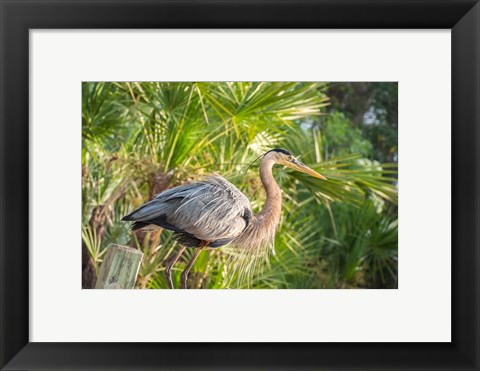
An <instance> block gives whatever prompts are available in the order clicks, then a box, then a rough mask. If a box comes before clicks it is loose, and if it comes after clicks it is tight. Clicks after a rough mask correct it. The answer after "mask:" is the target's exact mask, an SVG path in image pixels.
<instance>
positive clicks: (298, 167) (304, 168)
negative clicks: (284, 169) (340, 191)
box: [285, 158, 327, 180]
mask: <svg viewBox="0 0 480 371" xmlns="http://www.w3.org/2000/svg"><path fill="white" fill-rule="evenodd" d="M285 165H286V166H288V167H290V168H292V169H295V170H297V171H301V172H302V173H305V174H308V175H311V176H313V177H315V178H318V179H323V180H327V178H325V177H324V176H323V175H322V174H319V173H317V172H316V171H315V170H313V169H310V168H309V167H308V166H307V165H305V164H303V163H301V162H300V161H298V160H297V159H296V158H294V159H293V160H291V161H288V162H286V163H285Z"/></svg>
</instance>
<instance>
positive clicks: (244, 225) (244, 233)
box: [122, 148, 326, 288]
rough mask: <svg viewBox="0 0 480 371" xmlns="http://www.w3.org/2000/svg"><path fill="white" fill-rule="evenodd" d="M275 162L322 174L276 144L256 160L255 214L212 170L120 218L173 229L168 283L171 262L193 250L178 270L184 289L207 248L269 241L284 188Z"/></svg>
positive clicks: (245, 247)
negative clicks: (259, 198)
mask: <svg viewBox="0 0 480 371" xmlns="http://www.w3.org/2000/svg"><path fill="white" fill-rule="evenodd" d="M275 164H281V165H285V166H288V167H290V168H292V169H295V170H298V171H301V172H303V173H306V174H309V175H312V176H314V177H316V178H319V179H326V178H325V177H324V176H323V175H320V174H319V173H317V172H316V171H314V170H313V169H311V168H309V167H308V166H306V165H304V164H303V163H301V162H300V161H299V160H297V159H296V158H295V157H294V156H293V155H292V154H291V153H290V152H288V151H287V150H285V149H281V148H276V149H272V150H270V151H268V152H266V153H265V154H264V155H263V157H262V160H261V162H260V179H261V181H262V184H263V186H264V188H265V191H266V193H267V198H266V200H265V204H264V206H263V209H262V211H260V212H259V213H258V214H256V215H255V214H254V213H253V211H252V206H251V205H250V201H249V200H248V199H247V197H245V195H244V194H243V193H242V192H241V191H240V190H239V189H238V188H237V187H235V186H234V185H233V184H231V183H230V182H228V181H227V180H226V179H224V178H223V177H221V176H219V175H215V176H211V177H209V178H207V179H205V180H203V181H198V182H195V183H192V184H187V185H182V186H179V187H175V188H172V189H169V190H167V191H164V192H162V193H159V194H158V195H156V196H155V198H154V199H153V200H151V201H148V202H147V203H145V204H144V205H142V206H141V207H139V208H138V209H136V210H135V211H133V212H132V213H131V214H129V215H127V216H125V217H124V218H123V219H122V220H124V221H133V222H134V223H133V224H132V230H137V229H140V228H144V227H147V226H150V225H152V224H153V225H155V226H159V227H162V228H165V229H169V230H171V231H173V232H174V237H175V238H176V239H177V240H178V241H179V243H180V245H181V248H180V251H179V252H178V254H177V255H176V256H175V258H174V259H173V260H172V261H171V262H170V263H169V264H168V266H167V267H166V269H165V272H166V275H167V281H168V285H169V287H170V288H173V282H172V272H171V271H172V267H173V265H174V264H175V263H176V262H177V261H178V259H179V258H180V256H181V255H182V254H183V252H184V251H185V249H186V248H187V247H194V248H196V249H197V250H196V251H195V253H194V254H193V257H192V258H191V260H190V261H189V263H188V264H187V266H186V267H185V270H184V271H183V273H182V275H181V285H182V288H187V279H188V273H189V271H190V269H191V268H192V265H193V264H194V263H195V260H196V259H197V257H198V255H199V254H200V252H201V251H202V250H203V249H205V248H206V247H208V248H217V247H220V246H225V245H227V244H232V246H234V247H235V248H238V249H240V250H242V251H251V250H255V249H257V250H258V249H260V248H261V247H266V246H268V245H269V244H270V243H271V242H273V239H274V237H275V230H276V228H277V226H278V223H279V220H280V211H281V205H282V193H281V190H280V187H279V186H278V184H277V183H276V182H275V179H274V178H273V175H272V167H273V165H275Z"/></svg>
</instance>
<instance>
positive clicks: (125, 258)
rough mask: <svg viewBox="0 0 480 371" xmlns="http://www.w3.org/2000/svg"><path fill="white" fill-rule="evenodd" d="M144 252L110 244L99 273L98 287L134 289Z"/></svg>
mask: <svg viewBox="0 0 480 371" xmlns="http://www.w3.org/2000/svg"><path fill="white" fill-rule="evenodd" d="M142 259H143V253H142V252H141V251H140V250H137V249H132V248H131V247H127V246H121V245H116V244H113V243H112V244H110V245H108V247H107V253H106V254H105V258H104V259H103V263H102V266H101V268H100V274H99V275H98V279H97V284H96V285H95V288H96V289H133V288H134V286H135V281H136V280H137V275H138V270H139V269H140V263H141V262H142Z"/></svg>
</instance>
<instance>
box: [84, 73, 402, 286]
mask: <svg viewBox="0 0 480 371" xmlns="http://www.w3.org/2000/svg"><path fill="white" fill-rule="evenodd" d="M397 88H398V86H397V83H393V82H358V83H345V82H341V83H339V82H335V83H300V82H273V83H269V82H211V83H206V82H201V83H174V82H170V83H159V82H141V83H139V82H130V83H128V82H121V83H120V82H119V83H115V82H107V83H104V82H84V83H83V84H82V135H83V139H82V141H83V146H82V197H83V202H82V286H83V287H84V288H91V287H93V285H94V282H95V280H96V275H97V274H98V271H99V268H100V266H101V264H102V258H103V257H104V254H105V248H106V247H107V246H108V244H109V243H117V244H123V245H129V246H132V247H136V248H139V249H141V250H142V251H143V253H144V254H145V257H144V261H143V263H142V266H141V268H140V272H139V277H138V280H137V284H136V286H137V287H138V288H152V289H154V288H167V282H166V279H165V273H164V269H165V265H166V263H167V262H168V261H169V260H170V259H172V258H173V256H174V255H175V252H176V250H177V249H178V248H179V246H178V244H177V243H176V241H175V240H173V239H172V237H171V233H170V232H169V231H163V230H158V231H153V232H139V233H136V234H134V235H133V234H132V233H131V232H130V230H129V228H130V226H129V223H125V222H121V221H120V220H121V218H122V217H123V216H124V215H126V214H128V213H129V212H131V211H132V210H133V209H135V208H136V207H138V206H140V205H141V204H143V203H144V202H146V201H147V200H149V199H151V198H152V197H153V196H154V195H155V194H156V193H159V192H161V191H163V190H165V189H168V188H171V187H174V186H177V185H180V184H183V183H185V182H187V181H191V180H194V179H198V178H201V177H202V176H204V175H206V174H210V173H219V174H221V175H222V176H224V177H225V178H226V179H228V180H229V181H231V182H232V183H233V184H235V185H236V186H237V187H238V188H239V189H240V190H241V191H242V192H244V193H245V194H246V195H247V197H248V198H249V199H250V200H251V202H252V206H253V209H254V211H255V212H258V211H259V210H260V209H261V207H262V205H263V202H264V199H265V194H264V191H263V188H262V185H261V182H260V179H259V175H258V165H259V162H258V161H256V162H254V163H253V164H252V165H251V166H250V168H248V166H249V165H250V164H251V163H252V162H253V161H254V160H255V159H256V158H257V157H258V156H259V155H261V154H262V153H264V152H266V151H268V150H270V149H272V148H277V147H281V148H285V149H288V150H289V151H290V152H292V153H293V154H294V155H296V156H297V157H298V158H300V159H301V161H302V162H304V163H305V164H307V165H308V166H310V167H312V168H313V169H315V170H316V171H318V172H320V173H321V174H323V175H325V176H326V177H327V178H328V181H318V180H316V179H315V178H312V177H309V176H308V175H305V174H302V173H298V172H294V171H290V170H288V169H286V168H283V167H281V166H276V167H275V168H274V176H275V178H276V180H277V182H278V183H279V185H280V187H281V188H282V190H283V210H282V218H281V223H280V226H279V229H278V232H277V235H276V239H275V247H274V248H273V249H272V250H271V252H270V258H269V261H268V262H265V264H264V265H263V266H262V267H261V269H259V270H258V272H256V274H254V276H253V277H251V279H250V280H249V281H248V282H245V281H244V280H240V279H239V278H238V276H237V274H236V273H235V272H234V267H233V264H232V260H231V259H230V256H231V254H232V253H233V251H232V248H231V247H228V246H227V247H225V248H221V249H215V250H208V251H205V252H202V253H201V255H200V257H199V258H198V260H197V262H196V263H195V265H194V267H193V268H192V271H191V273H190V278H189V283H188V285H189V287H190V288H262V289H263V288H265V289H266V288H280V289H285V288H292V289H293V288H397V285H398V271H397V266H398V264H397V263H398V259H397V257H398V243H397V241H398V212H397V200H398V184H397V157H398V149H397V124H398V121H397V120H398V112H397V107H398V89H397ZM247 169H248V170H247ZM192 253H193V249H187V251H186V253H185V254H184V255H183V256H182V258H181V260H180V261H179V262H178V263H177V264H176V265H175V268H174V271H173V275H174V283H175V285H176V287H178V285H179V279H180V273H181V271H182V270H183V268H184V266H185V264H186V262H188V260H189V258H190V256H191V255H192Z"/></svg>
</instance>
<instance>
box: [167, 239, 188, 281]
mask: <svg viewBox="0 0 480 371" xmlns="http://www.w3.org/2000/svg"><path fill="white" fill-rule="evenodd" d="M185 249H186V247H185V246H180V251H179V252H178V254H177V255H175V257H174V258H173V260H172V261H171V262H170V263H169V264H168V266H167V268H165V274H166V275H167V283H168V287H169V288H170V289H173V288H174V287H173V281H172V267H173V266H174V265H175V263H176V262H177V261H178V259H180V256H182V254H183V252H184V251H185Z"/></svg>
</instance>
